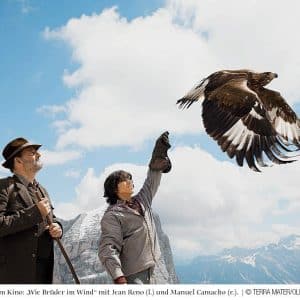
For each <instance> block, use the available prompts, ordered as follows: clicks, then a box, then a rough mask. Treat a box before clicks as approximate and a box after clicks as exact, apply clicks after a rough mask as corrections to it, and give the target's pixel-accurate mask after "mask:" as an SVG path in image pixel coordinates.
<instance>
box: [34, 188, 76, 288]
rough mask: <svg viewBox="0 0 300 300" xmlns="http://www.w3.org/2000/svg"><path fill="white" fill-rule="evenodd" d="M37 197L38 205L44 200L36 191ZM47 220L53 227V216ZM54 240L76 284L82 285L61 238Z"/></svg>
mask: <svg viewBox="0 0 300 300" xmlns="http://www.w3.org/2000/svg"><path fill="white" fill-rule="evenodd" d="M35 195H36V198H37V200H38V201H37V200H36V199H34V202H36V203H35V204H37V203H38V202H39V201H41V200H42V199H41V197H40V195H39V193H38V191H35ZM46 220H47V223H48V225H51V224H52V223H53V217H52V215H51V216H50V215H49V214H48V215H47V216H46ZM53 239H54V240H55V241H56V242H57V244H58V246H59V249H60V251H61V253H62V255H63V257H64V258H65V260H66V262H67V265H68V267H69V269H70V271H71V273H72V275H73V278H74V281H75V283H76V284H80V281H79V279H78V277H77V274H76V272H75V269H74V267H73V265H72V263H71V260H70V258H69V256H68V254H67V252H66V250H65V248H64V246H63V244H62V242H61V240H60V239H59V238H53Z"/></svg>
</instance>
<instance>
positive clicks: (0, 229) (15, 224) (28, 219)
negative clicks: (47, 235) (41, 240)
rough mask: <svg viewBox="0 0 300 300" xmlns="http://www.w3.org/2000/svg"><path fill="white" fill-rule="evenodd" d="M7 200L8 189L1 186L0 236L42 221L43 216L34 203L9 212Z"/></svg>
mask: <svg viewBox="0 0 300 300" xmlns="http://www.w3.org/2000/svg"><path fill="white" fill-rule="evenodd" d="M8 201H9V194H8V189H7V188H5V187H3V186H2V188H1V189H0V237H4V236H6V235H10V234H15V233H17V232H19V231H23V230H26V229H29V228H31V227H33V226H34V225H36V224H38V223H40V222H42V220H43V218H42V216H41V214H40V211H39V209H38V208H37V206H36V205H32V206H30V207H26V208H24V207H20V209H18V210H17V211H14V212H13V213H11V214H10V213H9V212H8V211H7V206H8Z"/></svg>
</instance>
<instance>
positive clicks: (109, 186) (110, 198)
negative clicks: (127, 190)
mask: <svg viewBox="0 0 300 300" xmlns="http://www.w3.org/2000/svg"><path fill="white" fill-rule="evenodd" d="M127 179H132V175H131V174H130V173H128V172H126V171H123V170H118V171H115V172H113V173H111V174H110V175H109V176H108V177H107V178H106V179H105V181H104V197H105V198H107V199H106V202H107V203H109V204H115V203H117V200H118V196H117V191H118V183H119V182H122V181H125V180H127Z"/></svg>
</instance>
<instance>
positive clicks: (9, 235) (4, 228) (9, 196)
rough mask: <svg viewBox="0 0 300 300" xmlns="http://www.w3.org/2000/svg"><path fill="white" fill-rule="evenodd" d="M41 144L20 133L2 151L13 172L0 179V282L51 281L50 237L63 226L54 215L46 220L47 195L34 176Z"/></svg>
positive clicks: (39, 167)
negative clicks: (30, 140)
mask: <svg viewBox="0 0 300 300" xmlns="http://www.w3.org/2000/svg"><path fill="white" fill-rule="evenodd" d="M40 147H41V145H39V144H34V143H30V142H29V141H27V140H26V139H24V138H22V137H20V138H16V139H14V140H12V141H11V142H9V143H8V144H7V145H6V146H5V148H4V150H3V152H2V154H3V157H4V159H5V161H4V163H3V164H2V165H3V167H5V168H7V169H9V170H10V171H11V172H12V173H13V176H10V177H7V178H3V179H0V283H16V284H20V283H52V275H53V238H60V237H61V236H62V227H61V225H60V224H59V223H57V222H56V221H55V217H54V219H53V220H54V221H53V223H52V224H50V226H49V225H48V224H47V222H46V216H47V215H49V214H52V206H51V202H50V198H49V195H48V193H47V191H46V190H45V188H44V187H42V186H41V185H40V184H39V183H38V182H37V181H36V179H35V176H36V174H37V172H38V171H39V170H40V169H41V168H42V164H41V162H40V156H41V155H40V153H39V152H38V149H39V148H40ZM37 194H38V196H39V197H37ZM38 198H40V199H42V200H41V201H40V202H38Z"/></svg>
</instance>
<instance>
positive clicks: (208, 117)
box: [177, 70, 300, 172]
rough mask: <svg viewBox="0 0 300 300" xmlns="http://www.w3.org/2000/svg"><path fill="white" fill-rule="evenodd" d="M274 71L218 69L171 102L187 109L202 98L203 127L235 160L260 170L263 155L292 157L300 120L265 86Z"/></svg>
mask: <svg viewBox="0 0 300 300" xmlns="http://www.w3.org/2000/svg"><path fill="white" fill-rule="evenodd" d="M276 77H277V74H275V73H272V72H264V73H256V72H253V71H250V70H223V71H218V72H215V73H213V74H211V75H209V76H208V77H206V78H204V79H203V80H202V81H201V82H200V83H199V84H198V85H197V86H196V87H195V88H193V89H192V90H191V91H190V92H188V93H187V94H186V95H185V96H184V97H183V98H181V99H179V100H178V101H177V104H179V107H180V108H189V107H190V106H191V105H192V103H193V102H195V101H199V100H202V101H203V102H202V119H203V123H204V127H205V130H206V132H207V133H208V134H209V135H210V136H211V137H212V138H213V139H214V140H216V141H217V142H218V144H219V146H220V147H221V149H222V150H223V151H224V152H227V154H228V156H229V157H230V158H233V157H234V156H235V157H236V161H237V164H238V165H239V166H243V162H244V159H246V161H247V163H248V166H249V167H250V168H251V169H253V170H254V171H258V172H260V170H259V168H258V166H260V167H266V166H269V165H268V164H266V158H267V159H268V160H270V161H272V162H273V163H276V164H286V163H290V162H293V161H295V160H293V159H292V157H295V152H296V151H298V150H299V149H300V130H299V127H300V122H299V119H298V117H297V115H296V114H295V112H294V111H293V110H292V109H291V107H290V106H289V105H288V104H287V102H286V101H285V100H284V98H283V97H282V96H281V95H280V93H279V92H277V91H273V90H270V89H267V88H265V86H266V85H267V84H268V83H270V82H271V81H272V80H273V79H274V78H276Z"/></svg>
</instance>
